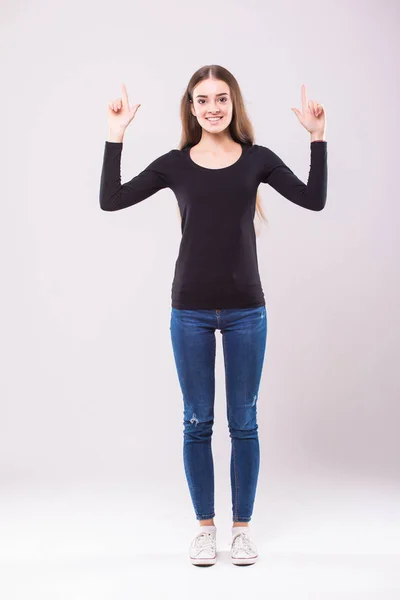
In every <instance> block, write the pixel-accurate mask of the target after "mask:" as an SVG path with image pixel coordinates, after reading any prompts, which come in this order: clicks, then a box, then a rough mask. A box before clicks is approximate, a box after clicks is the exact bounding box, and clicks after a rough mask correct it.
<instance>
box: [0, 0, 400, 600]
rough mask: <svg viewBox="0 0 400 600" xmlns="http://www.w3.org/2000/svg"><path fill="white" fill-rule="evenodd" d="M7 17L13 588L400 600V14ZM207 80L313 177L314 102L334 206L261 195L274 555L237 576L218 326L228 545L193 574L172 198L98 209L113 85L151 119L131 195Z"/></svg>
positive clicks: (263, 489)
mask: <svg viewBox="0 0 400 600" xmlns="http://www.w3.org/2000/svg"><path fill="white" fill-rule="evenodd" d="M0 10H1V41H0V44H1V49H2V53H1V56H2V60H1V67H2V78H1V79H2V84H3V85H2V94H1V100H0V101H1V108H2V112H1V114H2V140H3V144H2V145H1V151H2V165H3V170H2V178H1V187H2V194H1V196H2V218H1V242H2V286H1V288H2V294H1V302H2V310H1V317H2V323H1V325H2V326H1V331H2V335H1V340H2V347H1V350H2V365H3V369H2V377H1V389H0V393H1V420H0V485H1V489H0V492H1V494H0V528H1V532H2V533H1V534H0V571H1V572H2V577H0V593H1V595H2V596H3V597H4V598H5V599H7V600H14V599H17V598H18V599H19V598H24V599H25V598H28V597H29V598H31V599H32V598H36V597H37V598H41V600H44V599H47V598H51V599H52V600H54V599H58V598H60V599H61V598H62V599H64V598H68V599H70V598H71V599H74V600H77V599H80V598H82V599H85V600H88V599H89V598H90V599H91V598H96V599H97V600H99V599H102V598H107V599H108V598H113V599H114V598H118V599H119V598H128V597H131V596H132V594H136V593H139V594H140V597H141V598H142V597H143V598H147V597H153V596H154V597H161V594H163V597H165V596H167V597H171V598H180V597H182V598H183V597H185V598H187V597H188V592H190V594H189V597H193V596H196V594H198V597H199V598H200V597H203V596H204V586H207V588H206V589H208V586H209V585H211V586H212V587H211V590H210V593H211V595H212V593H214V592H215V594H217V591H218V589H219V587H218V586H219V585H221V589H222V586H223V590H224V591H225V592H226V593H228V594H229V593H231V594H232V593H233V591H234V592H235V593H237V594H242V593H243V594H245V593H246V594H248V593H252V594H253V597H254V598H258V597H261V596H260V595H258V596H257V593H256V592H255V591H256V590H259V593H260V589H262V590H263V593H264V591H265V594H267V593H270V594H273V597H274V598H285V599H286V598H294V597H296V598H301V597H304V598H307V599H310V598H318V599H320V598H324V600H325V599H328V598H337V597H338V594H340V597H341V598H347V597H348V598H352V600H354V599H355V598H358V597H360V598H363V600H365V599H367V598H374V599H375V598H378V597H379V598H382V597H384V598H385V600H391V599H392V598H398V594H399V590H400V582H399V578H398V570H397V571H396V570H395V569H394V567H393V565H394V564H395V562H396V561H397V564H398V559H399V554H400V531H399V527H400V526H399V523H400V510H399V506H400V503H399V500H400V478H399V473H400V443H399V436H398V423H399V417H400V408H399V397H400V395H399V392H400V385H399V367H398V363H399V349H398V340H399V333H400V327H399V324H400V323H399V316H398V306H399V302H400V294H399V278H398V272H399V267H398V264H399V243H398V230H399V217H400V209H399V202H398V191H397V186H396V184H395V180H396V178H397V173H398V151H397V140H398V134H399V127H398V124H399V117H398V77H397V75H396V74H397V73H398V67H399V65H398V59H397V60H396V58H397V56H398V51H399V48H398V41H397V36H396V33H397V29H398V22H399V8H398V5H397V4H396V3H395V2H389V1H387V2H384V3H383V4H382V3H378V2H355V3H354V2H352V3H351V4H350V2H347V3H346V2H316V3H296V2H289V1H287V0H284V1H282V2H280V3H277V2H274V3H265V2H261V1H255V0H248V1H246V2H237V1H236V2H232V1H230V2H227V1H226V0H223V1H222V2H218V3H215V2H194V3H193V2H192V3H188V2H183V1H181V0H178V1H174V2H165V3H164V2H161V1H158V2H146V3H141V2H140V3H139V2H119V3H118V4H112V3H105V2H79V3H78V2H68V3H67V2H64V3H63V2H53V3H48V2H38V1H35V2H30V3H28V2H13V3H12V4H11V3H5V2H3V3H2V5H1V9H0ZM212 63H216V64H221V65H223V66H224V67H226V68H227V69H228V70H230V71H231V72H232V73H233V74H234V76H235V77H236V78H237V80H238V82H239V85H240V87H241V90H242V93H243V97H244V100H245V104H246V108H247V110H248V114H249V117H250V119H251V121H252V123H253V125H254V128H255V132H256V140H255V141H256V143H259V144H262V145H265V146H267V147H269V148H271V149H272V150H273V151H274V152H276V153H277V154H278V155H279V156H280V157H281V158H282V160H284V162H285V163H286V164H287V165H288V166H289V167H290V168H291V169H292V170H293V171H294V172H295V173H296V175H297V176H298V177H299V178H300V179H302V181H304V182H307V178H308V172H309V165H310V135H309V134H308V132H307V131H306V130H305V129H304V128H303V127H302V126H301V124H300V123H299V121H298V119H297V117H296V115H295V114H294V113H293V112H292V111H291V108H292V107H297V108H298V109H300V110H301V85H302V83H304V84H305V85H306V90H307V96H308V98H309V99H313V100H316V101H317V102H319V103H322V104H323V105H324V107H325V111H326V116H327V128H326V140H327V142H328V195H327V202H326V207H325V208H324V210H323V211H321V212H312V211H308V210H306V209H304V208H301V207H299V206H297V205H295V204H293V203H291V202H289V201H288V200H286V199H285V198H283V197H282V196H280V195H279V194H278V193H277V192H276V191H275V190H273V189H272V188H271V187H269V186H268V185H264V184H261V186H260V189H259V191H260V193H261V196H262V199H263V204H262V205H263V209H264V212H265V213H266V216H267V218H268V221H269V224H268V227H265V226H263V227H262V228H261V234H260V236H259V237H258V238H257V245H258V260H259V267H260V275H261V280H262V284H263V289H264V294H265V297H266V306H267V317H268V337H267V350H266V357H265V363H264V370H263V376H262V381H261V387H260V393H259V400H258V418H259V438H260V450H261V468H260V475H259V481H258V488H257V497H256V502H255V508H254V514H253V519H252V522H251V530H252V534H253V536H254V541H255V542H256V544H257V546H258V549H259V553H260V559H259V562H258V563H257V564H256V565H254V566H252V567H249V568H247V569H240V568H239V569H238V568H237V567H234V566H233V565H231V564H230V558H229V541H230V527H231V502H230V481H229V461H230V439H229V433H228V427H227V422H226V399H225V387H224V370H223V356H222V340H221V335H220V333H219V332H218V331H217V332H216V339H217V362H216V398H215V426H214V435H213V453H214V465H215V481H216V518H215V522H216V525H217V528H218V536H219V546H220V547H221V549H222V552H221V554H220V559H219V562H218V564H217V565H216V567H213V568H211V569H204V570H202V569H198V568H195V567H193V566H192V565H190V563H189V559H188V557H187V548H188V546H189V543H190V541H191V539H192V537H193V536H194V535H195V534H196V533H197V522H196V521H195V515H194V511H193V508H192V504H191V500H190V497H189V490H188V487H187V483H186V479H185V476H184V470H183V460H182V443H183V421H182V419H183V400H182V395H181V391H180V387H179V383H178V378H177V373H176V370H175V364H174V360H173V353H172V345H171V341H170V330H169V322H170V311H171V308H170V293H171V283H172V278H173V272H174V266H175V260H176V257H177V252H178V247H179V243H180V236H181V233H180V221H179V218H178V213H177V203H176V199H175V196H174V194H173V192H172V191H171V190H170V189H165V190H162V191H160V192H158V193H157V194H156V195H154V196H152V197H150V198H148V199H147V200H145V201H143V202H141V203H139V204H138V205H136V206H133V207H130V208H128V209H125V210H121V211H117V212H114V213H111V212H104V211H102V210H101V209H100V206H99V186H100V173H101V166H102V159H103V152H104V143H105V140H106V139H107V135H108V127H107V119H106V115H107V105H108V102H109V101H110V100H111V99H113V98H117V97H119V96H121V83H122V82H124V83H125V84H126V86H127V89H128V94H129V100H130V102H131V103H132V104H135V103H141V107H140V108H139V110H138V112H137V115H136V117H135V119H134V120H133V122H132V123H131V124H130V126H129V128H128V130H127V132H126V135H125V139H124V147H123V154H122V169H121V173H122V181H123V182H124V181H127V180H129V179H131V178H132V177H133V176H134V175H135V174H137V173H139V172H140V171H141V170H142V169H144V168H145V167H146V166H147V165H148V164H149V163H150V162H151V161H152V160H154V159H155V158H156V157H158V156H160V155H161V154H164V153H165V152H168V151H169V150H170V149H172V148H176V147H177V145H178V142H179V137H180V131H181V130H180V127H181V124H180V118H179V103H180V100H181V97H182V94H183V92H184V90H185V87H186V85H187V82H188V80H189V79H190V77H191V75H192V73H193V72H194V71H196V70H197V69H198V68H199V67H201V66H203V65H205V64H212ZM224 548H225V551H224ZM224 568H227V569H229V571H228V572H227V573H223V571H222V570H223V569H224ZM221 569H222V570H221ZM250 572H251V574H250ZM209 577H212V582H211V580H210V581H209ZM168 594H170V596H168ZM202 594H203V595H202ZM254 594H255V595H254ZM382 594H383V595H382ZM196 597H197V596H196ZM237 597H239V596H237Z"/></svg>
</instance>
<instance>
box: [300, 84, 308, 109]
mask: <svg viewBox="0 0 400 600" xmlns="http://www.w3.org/2000/svg"><path fill="white" fill-rule="evenodd" d="M301 108H302V111H303V113H305V112H306V110H307V94H306V86H305V85H304V83H303V85H302V86H301Z"/></svg>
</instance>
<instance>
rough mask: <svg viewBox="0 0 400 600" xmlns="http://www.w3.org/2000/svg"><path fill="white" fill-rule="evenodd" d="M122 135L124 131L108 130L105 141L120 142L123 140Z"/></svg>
mask: <svg viewBox="0 0 400 600" xmlns="http://www.w3.org/2000/svg"><path fill="white" fill-rule="evenodd" d="M124 133H125V130H124V129H118V130H117V129H115V130H111V129H109V131H108V138H107V140H108V141H109V142H122V141H123V139H124Z"/></svg>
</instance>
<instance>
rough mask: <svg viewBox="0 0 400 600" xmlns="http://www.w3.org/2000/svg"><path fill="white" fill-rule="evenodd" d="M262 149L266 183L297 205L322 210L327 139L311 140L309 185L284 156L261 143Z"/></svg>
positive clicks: (325, 181)
mask: <svg viewBox="0 0 400 600" xmlns="http://www.w3.org/2000/svg"><path fill="white" fill-rule="evenodd" d="M261 148H262V153H263V163H262V164H263V171H262V179H261V181H262V182H263V183H268V184H269V185H270V186H271V187H273V188H274V190H276V191H277V192H279V193H280V194H282V196H284V197H285V198H286V199H287V200H290V201H291V202H293V203H294V204H297V205H298V206H302V207H303V208H308V209H309V210H315V211H318V210H322V209H323V208H324V206H325V203H326V195H327V184H328V166H327V142H326V141H322V140H319V141H314V142H311V143H310V150H311V164H310V171H309V175H308V181H307V185H306V184H305V183H304V182H303V181H301V180H300V179H299V178H298V177H297V176H296V175H295V174H294V173H293V171H292V170H291V169H290V168H289V167H288V166H287V165H286V164H285V163H284V162H283V160H282V159H281V158H280V157H279V156H278V155H277V154H275V152H273V151H272V150H270V149H269V148H266V147H264V146H261Z"/></svg>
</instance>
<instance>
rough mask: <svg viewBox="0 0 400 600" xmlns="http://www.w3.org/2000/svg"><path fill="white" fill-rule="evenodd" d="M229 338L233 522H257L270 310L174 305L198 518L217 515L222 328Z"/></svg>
mask: <svg viewBox="0 0 400 600" xmlns="http://www.w3.org/2000/svg"><path fill="white" fill-rule="evenodd" d="M216 329H219V330H220V332H221V335H222V345H223V354H224V366H225V389H226V401H227V420H228V427H229V435H230V438H231V462H230V480H231V492H232V516H233V521H243V522H245V521H250V520H251V516H252V513H253V506H254V500H255V495H256V487H257V479H258V472H259V466H260V447H259V441H258V425H257V398H258V390H259V385H260V379H261V373H262V368H263V362H264V355H265V348H266V340H267V311H266V307H265V306H260V307H257V308H225V309H215V310H214V309H206V310H205V309H198V310H197V309H196V310H188V309H176V308H173V307H172V309H171V323H170V332H171V341H172V346H173V352H174V358H175V364H176V369H177V373H178V378H179V383H180V387H181V390H182V394H183V406H184V409H183V425H184V429H183V462H184V468H185V475H186V479H187V482H188V486H189V491H190V495H191V499H192V504H193V507H194V511H195V514H196V518H197V519H198V520H203V519H211V518H212V517H214V516H215V512H214V464H213V456H212V449H211V436H212V427H213V423H214V396H215V354H216V340H215V330H216Z"/></svg>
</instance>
